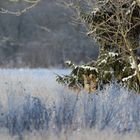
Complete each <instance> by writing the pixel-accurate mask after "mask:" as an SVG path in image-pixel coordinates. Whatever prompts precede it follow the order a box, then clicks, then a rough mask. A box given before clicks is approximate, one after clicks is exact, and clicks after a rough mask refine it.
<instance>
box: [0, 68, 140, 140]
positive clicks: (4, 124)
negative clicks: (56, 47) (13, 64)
mask: <svg viewBox="0 0 140 140" xmlns="http://www.w3.org/2000/svg"><path fill="white" fill-rule="evenodd" d="M55 73H57V74H66V73H69V71H68V70H56V69H49V70H47V69H32V70H31V69H18V70H17V69H11V70H10V69H7V70H5V69H1V70H0V140H15V139H16V140H17V139H25V140H46V139H47V140H85V139H86V140H94V139H95V140H120V139H124V140H129V139H134V140H137V139H139V136H140V135H139V133H140V97H139V95H136V94H134V93H132V92H129V91H127V90H126V89H125V88H123V87H120V86H119V85H117V84H111V85H109V86H106V88H105V89H104V90H102V91H97V92H96V93H94V94H86V93H85V92H84V91H83V92H81V93H80V94H79V95H78V96H77V94H76V93H73V92H72V91H69V90H68V89H67V88H66V87H63V86H61V85H58V84H57V82H55Z"/></svg>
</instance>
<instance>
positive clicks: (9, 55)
mask: <svg viewBox="0 0 140 140" xmlns="http://www.w3.org/2000/svg"><path fill="white" fill-rule="evenodd" d="M30 6H31V4H29V3H27V2H26V1H17V2H16V1H14V0H9V1H8V0H7V1H5V0H2V1H1V3H0V67H51V66H55V67H56V66H61V67H62V66H63V64H64V61H66V60H72V61H74V62H76V63H77V64H78V63H85V62H88V61H90V60H92V59H96V57H97V55H98V47H95V46H97V45H96V44H95V42H94V41H92V40H91V39H90V38H89V37H88V36H87V35H85V32H86V28H84V26H83V25H82V24H80V23H79V22H77V21H75V22H74V23H73V19H74V18H75V15H74V12H73V11H72V10H70V9H67V8H65V7H63V6H62V5H60V4H58V3H57V1H55V0H44V1H43V0H41V1H40V2H39V3H38V4H37V5H36V6H34V7H33V8H32V9H30V10H29V11H27V12H25V13H24V12H23V13H21V14H20V12H18V11H23V10H24V9H25V8H26V7H30ZM6 9H7V11H6ZM10 12H11V13H10ZM16 12H17V13H16Z"/></svg>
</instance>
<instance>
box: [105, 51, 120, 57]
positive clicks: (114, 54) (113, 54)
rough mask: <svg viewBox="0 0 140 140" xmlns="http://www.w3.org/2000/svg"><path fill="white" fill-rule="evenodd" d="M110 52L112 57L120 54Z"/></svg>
mask: <svg viewBox="0 0 140 140" xmlns="http://www.w3.org/2000/svg"><path fill="white" fill-rule="evenodd" d="M108 54H109V56H110V57H115V56H118V55H119V54H118V53H114V52H109V53H108Z"/></svg>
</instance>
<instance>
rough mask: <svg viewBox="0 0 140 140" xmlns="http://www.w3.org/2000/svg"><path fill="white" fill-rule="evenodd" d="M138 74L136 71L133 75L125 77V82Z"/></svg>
mask: <svg viewBox="0 0 140 140" xmlns="http://www.w3.org/2000/svg"><path fill="white" fill-rule="evenodd" d="M136 74H137V72H136V71H135V73H134V74H133V75H129V76H128V77H125V78H123V79H122V81H123V82H124V81H127V80H129V79H131V78H133V77H134V76H136Z"/></svg>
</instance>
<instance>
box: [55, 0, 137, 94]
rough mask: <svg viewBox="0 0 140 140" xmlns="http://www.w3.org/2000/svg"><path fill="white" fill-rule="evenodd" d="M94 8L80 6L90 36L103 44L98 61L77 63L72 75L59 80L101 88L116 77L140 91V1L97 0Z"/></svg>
mask: <svg viewBox="0 0 140 140" xmlns="http://www.w3.org/2000/svg"><path fill="white" fill-rule="evenodd" d="M97 2H98V4H97V7H96V8H94V10H93V11H90V12H88V11H86V10H84V9H82V7H80V8H79V9H78V10H79V13H80V17H81V18H82V20H83V21H84V22H85V24H86V25H87V26H88V27H89V30H90V31H89V32H88V35H90V36H91V37H93V38H94V39H95V40H96V41H97V42H98V43H99V44H100V46H101V47H100V54H99V57H98V59H97V61H94V62H91V63H88V64H86V65H82V66H74V64H71V63H69V66H70V67H71V68H72V72H71V74H70V75H66V76H58V77H57V81H58V82H60V83H63V84H65V85H67V86H68V87H71V88H75V87H76V88H77V89H79V90H80V89H81V87H82V88H85V89H87V88H86V87H87V86H88V92H92V91H93V90H91V89H97V88H102V87H103V86H104V85H105V84H108V83H111V82H112V80H116V81H117V82H118V83H123V84H124V85H125V86H127V87H128V88H129V89H132V90H135V91H136V92H138V93H140V58H139V56H137V55H136V54H137V50H138V48H139V35H140V1H136V0H121V1H118V0H105V1H103V0H97Z"/></svg>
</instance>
